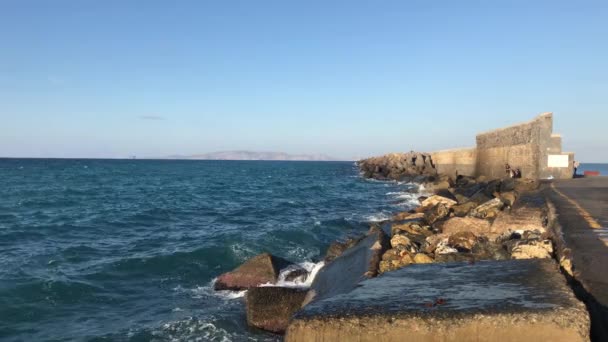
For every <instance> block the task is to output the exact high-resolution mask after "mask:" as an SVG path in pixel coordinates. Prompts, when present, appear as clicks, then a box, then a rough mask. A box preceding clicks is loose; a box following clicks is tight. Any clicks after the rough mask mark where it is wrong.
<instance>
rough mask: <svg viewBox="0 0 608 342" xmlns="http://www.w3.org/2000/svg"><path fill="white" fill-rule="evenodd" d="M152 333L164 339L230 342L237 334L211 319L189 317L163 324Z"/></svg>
mask: <svg viewBox="0 0 608 342" xmlns="http://www.w3.org/2000/svg"><path fill="white" fill-rule="evenodd" d="M152 335H154V337H156V338H159V339H160V340H162V341H217V342H229V341H232V340H233V338H235V337H236V336H235V335H234V334H231V333H229V332H228V331H226V330H225V329H223V328H220V327H218V326H216V324H214V323H213V322H211V321H207V320H199V319H196V318H193V317H189V318H187V319H185V320H180V321H173V322H168V323H165V324H163V325H162V326H161V327H160V329H158V330H156V331H153V332H152Z"/></svg>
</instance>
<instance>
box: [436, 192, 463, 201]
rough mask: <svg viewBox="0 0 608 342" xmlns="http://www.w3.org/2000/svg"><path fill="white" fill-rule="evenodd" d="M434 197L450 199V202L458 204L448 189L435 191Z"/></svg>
mask: <svg viewBox="0 0 608 342" xmlns="http://www.w3.org/2000/svg"><path fill="white" fill-rule="evenodd" d="M435 195H436V196H441V197H443V198H447V199H451V200H452V201H455V202H456V203H458V199H457V198H456V197H455V196H454V194H452V193H451V192H450V191H449V190H448V189H441V190H437V191H435Z"/></svg>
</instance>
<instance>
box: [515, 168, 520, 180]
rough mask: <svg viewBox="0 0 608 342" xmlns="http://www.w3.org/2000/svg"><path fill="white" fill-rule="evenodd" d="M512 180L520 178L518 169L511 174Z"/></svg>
mask: <svg viewBox="0 0 608 342" xmlns="http://www.w3.org/2000/svg"><path fill="white" fill-rule="evenodd" d="M513 178H521V170H520V169H519V168H516V169H515V172H514V173H513Z"/></svg>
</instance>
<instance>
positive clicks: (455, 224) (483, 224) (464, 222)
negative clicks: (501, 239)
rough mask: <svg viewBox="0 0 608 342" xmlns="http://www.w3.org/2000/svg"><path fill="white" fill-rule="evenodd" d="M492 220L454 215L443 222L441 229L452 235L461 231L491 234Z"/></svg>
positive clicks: (482, 234)
mask: <svg viewBox="0 0 608 342" xmlns="http://www.w3.org/2000/svg"><path fill="white" fill-rule="evenodd" d="M490 227H491V225H490V222H488V221H486V220H482V219H478V218H475V217H452V218H449V219H448V220H446V221H445V222H443V224H442V225H441V230H442V232H443V233H444V234H447V235H452V234H456V233H459V232H471V233H473V234H475V235H477V236H484V235H490V233H491V230H490Z"/></svg>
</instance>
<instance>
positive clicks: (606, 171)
mask: <svg viewBox="0 0 608 342" xmlns="http://www.w3.org/2000/svg"><path fill="white" fill-rule="evenodd" d="M585 171H599V173H600V176H608V164H605V163H602V164H600V163H581V165H580V166H579V168H578V170H577V173H578V174H581V175H582V174H584V172H585Z"/></svg>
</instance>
